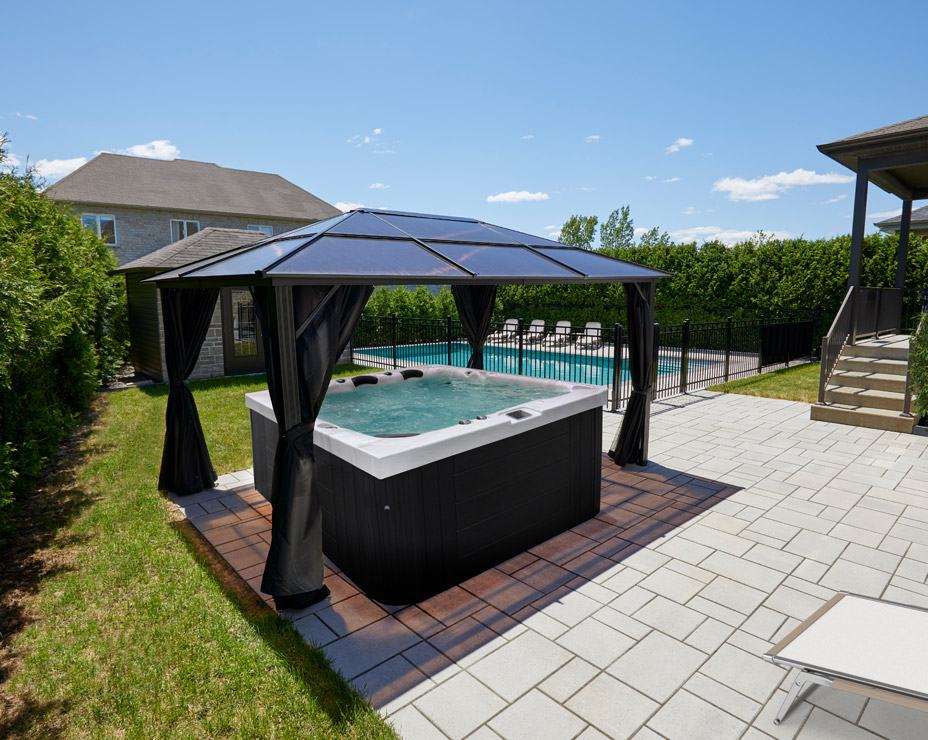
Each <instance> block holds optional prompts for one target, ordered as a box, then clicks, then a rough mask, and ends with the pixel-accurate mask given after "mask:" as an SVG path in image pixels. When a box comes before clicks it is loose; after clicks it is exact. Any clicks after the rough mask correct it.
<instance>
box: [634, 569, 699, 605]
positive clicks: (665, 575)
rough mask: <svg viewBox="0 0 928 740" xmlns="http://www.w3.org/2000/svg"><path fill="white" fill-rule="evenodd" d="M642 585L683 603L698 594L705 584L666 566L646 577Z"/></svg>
mask: <svg viewBox="0 0 928 740" xmlns="http://www.w3.org/2000/svg"><path fill="white" fill-rule="evenodd" d="M640 587H641V588H644V589H647V590H648V591H653V592H654V593H656V594H660V595H661V596H666V597H667V598H668V599H673V600H674V601H678V602H680V603H681V604H682V603H686V602H687V601H688V600H689V599H691V598H692V597H693V596H695V595H696V594H698V593H699V592H700V590H702V587H703V584H702V582H701V581H697V580H696V579H695V578H690V577H689V576H685V575H683V574H681V573H676V572H674V571H672V570H670V569H668V568H664V569H662V570H659V571H657V572H656V573H652V574H651V575H649V576H648V577H647V578H645V579H644V580H643V581H642V582H641V583H640Z"/></svg>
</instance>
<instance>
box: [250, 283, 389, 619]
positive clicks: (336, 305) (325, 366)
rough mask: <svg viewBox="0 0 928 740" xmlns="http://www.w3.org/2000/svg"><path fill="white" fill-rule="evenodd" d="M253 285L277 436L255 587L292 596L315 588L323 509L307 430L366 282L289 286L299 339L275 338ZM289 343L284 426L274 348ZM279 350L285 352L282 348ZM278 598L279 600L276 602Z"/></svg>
mask: <svg viewBox="0 0 928 740" xmlns="http://www.w3.org/2000/svg"><path fill="white" fill-rule="evenodd" d="M272 290H273V288H263V287H258V288H255V290H254V296H255V308H256V312H257V314H258V319H259V321H260V322H261V328H262V330H263V335H264V343H265V345H264V346H265V353H264V355H265V358H266V361H267V381H268V390H269V392H270V396H271V404H272V406H273V407H274V415H275V416H276V417H277V427H278V430H279V434H280V436H279V437H278V440H277V449H276V452H275V455H274V476H273V481H272V483H271V509H272V515H271V547H270V552H269V553H268V557H267V563H266V564H265V568H264V577H263V579H262V581H261V590H262V591H263V592H264V593H268V594H271V595H272V596H274V597H275V599H279V598H280V597H289V596H293V597H298V596H302V595H304V594H309V593H311V592H313V591H317V590H318V589H320V588H322V571H323V566H322V510H321V506H320V503H319V496H318V494H317V493H316V491H315V490H314V487H315V458H314V455H313V428H314V426H315V422H316V417H317V415H318V414H319V409H320V408H321V407H322V401H323V399H324V398H325V393H326V390H327V388H328V384H329V381H330V380H331V378H332V371H333V370H334V368H335V363H336V362H337V361H338V358H339V356H341V354H342V352H343V351H344V350H345V347H346V346H348V341H349V340H350V339H351V334H352V332H353V331H354V329H355V326H357V323H358V320H359V319H360V318H361V311H362V309H363V308H364V305H365V304H366V303H367V299H368V298H369V297H370V295H371V292H372V291H373V288H372V287H371V286H367V285H343V286H336V287H334V288H333V287H331V286H316V285H307V286H296V287H294V288H292V291H293V325H294V326H295V327H297V329H299V328H300V327H301V326H303V324H304V323H305V322H306V321H307V319H310V317H311V320H310V321H309V324H308V325H307V326H306V328H305V330H304V331H303V332H302V333H301V334H300V336H299V337H294V336H280V335H279V331H278V326H277V321H276V320H274V311H276V308H273V309H272V306H271V296H270V291H272ZM284 342H290V343H293V342H295V343H296V366H297V367H296V376H297V378H296V379H297V387H298V389H299V396H300V421H299V422H298V423H297V424H295V425H293V426H291V427H290V428H289V429H287V428H285V423H284V414H283V407H284V401H283V395H282V394H283V393H284V389H283V388H282V387H281V378H282V370H283V369H282V368H280V367H278V366H277V364H278V363H279V362H280V357H281V352H280V346H278V344H282V343H284ZM284 356H286V353H284ZM282 603H284V601H283V599H280V601H279V603H278V606H280V604H282Z"/></svg>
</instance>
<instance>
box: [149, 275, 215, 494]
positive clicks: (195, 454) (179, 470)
mask: <svg viewBox="0 0 928 740" xmlns="http://www.w3.org/2000/svg"><path fill="white" fill-rule="evenodd" d="M218 297H219V290H218V288H211V289H202V288H162V289H161V316H162V321H163V322H164V361H165V365H166V366H167V371H168V382H169V384H170V390H169V392H168V405H167V410H166V412H165V415H164V418H165V432H164V452H163V453H162V455H161V474H160V476H159V477H158V487H159V488H162V489H165V490H168V491H172V492H174V493H180V494H188V493H196V492H197V491H202V490H203V489H204V488H212V487H213V485H214V484H215V483H216V471H215V470H213V464H212V462H211V461H210V459H209V451H208V450H207V449H206V440H205V439H204V438H203V429H202V427H201V426H200V417H199V415H198V414H197V406H196V403H194V400H193V394H192V393H191V392H190V389H189V388H188V387H187V385H186V384H185V383H184V381H185V380H186V379H187V378H189V377H190V373H192V372H193V368H194V367H195V366H196V364H197V358H198V357H199V356H200V349H201V348H202V347H203V341H204V340H205V339H206V332H207V331H208V330H209V325H210V321H211V319H212V317H213V309H214V308H215V306H216V299H217V298H218Z"/></svg>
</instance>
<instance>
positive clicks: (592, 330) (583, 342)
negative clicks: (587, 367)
mask: <svg viewBox="0 0 928 740" xmlns="http://www.w3.org/2000/svg"><path fill="white" fill-rule="evenodd" d="M602 346H603V325H602V324H600V323H599V322H598V321H587V322H586V328H585V329H584V330H583V333H582V334H581V335H580V336H579V337H577V342H576V347H577V349H599V348H600V347H602Z"/></svg>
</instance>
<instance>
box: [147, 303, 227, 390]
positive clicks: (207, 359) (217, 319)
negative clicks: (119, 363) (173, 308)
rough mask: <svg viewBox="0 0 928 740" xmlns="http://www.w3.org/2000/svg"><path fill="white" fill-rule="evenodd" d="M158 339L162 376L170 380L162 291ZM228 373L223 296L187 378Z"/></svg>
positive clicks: (218, 375) (217, 375)
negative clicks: (225, 356)
mask: <svg viewBox="0 0 928 740" xmlns="http://www.w3.org/2000/svg"><path fill="white" fill-rule="evenodd" d="M158 340H159V342H160V343H161V377H162V378H164V382H165V383H167V382H168V367H167V363H166V362H165V355H164V322H163V321H162V320H161V292H160V291H159V292H158ZM225 374H226V368H225V358H224V355H223V352H222V296H220V297H219V299H218V300H217V301H216V308H215V309H213V318H212V319H210V322H209V329H207V331H206V339H205V340H203V347H202V348H201V349H200V356H199V358H198V359H197V364H196V366H195V367H194V368H193V372H192V373H190V377H189V378H187V380H203V379H205V378H221V377H222V376H223V375H225Z"/></svg>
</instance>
